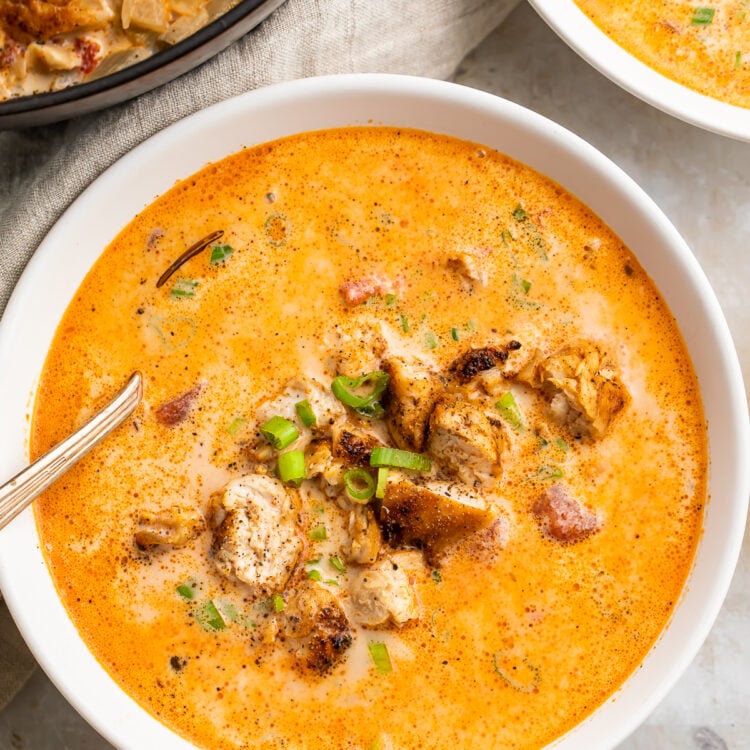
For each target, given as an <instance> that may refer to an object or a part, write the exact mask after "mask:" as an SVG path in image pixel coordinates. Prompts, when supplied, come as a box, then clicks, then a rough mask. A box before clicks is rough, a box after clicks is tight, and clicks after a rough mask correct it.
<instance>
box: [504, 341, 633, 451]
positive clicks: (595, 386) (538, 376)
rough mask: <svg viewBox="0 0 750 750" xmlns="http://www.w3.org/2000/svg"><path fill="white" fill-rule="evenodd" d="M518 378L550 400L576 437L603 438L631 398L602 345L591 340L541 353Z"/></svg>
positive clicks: (555, 416)
mask: <svg viewBox="0 0 750 750" xmlns="http://www.w3.org/2000/svg"><path fill="white" fill-rule="evenodd" d="M518 379H519V380H521V381H522V382H524V383H527V384H528V385H530V386H532V387H533V388H538V389H541V390H542V391H543V392H544V393H545V394H546V395H547V397H548V398H549V399H550V411H551V414H552V418H553V419H554V420H555V421H556V422H557V423H558V424H562V425H565V426H567V427H568V428H569V429H570V431H571V432H572V433H573V434H574V435H575V436H576V437H593V438H599V437H601V436H602V435H603V434H604V433H605V432H606V430H607V428H608V427H609V425H610V423H611V422H612V419H613V418H614V417H615V415H616V414H617V413H618V412H619V411H620V410H621V409H622V408H623V407H624V406H625V404H626V403H627V401H628V398H629V397H628V393H627V391H626V390H625V388H624V387H623V385H622V384H621V383H620V382H619V380H618V379H617V374H616V373H615V370H614V369H613V368H612V366H611V365H610V364H608V363H607V362H606V360H605V356H604V354H603V353H602V352H601V351H600V350H599V348H598V347H597V346H596V345H595V344H593V343H590V342H582V343H579V344H576V345H574V346H569V347H567V348H565V349H562V350H560V351H559V352H557V353H556V354H553V355H551V356H549V357H542V356H539V357H537V358H535V359H534V360H532V362H531V363H530V364H529V366H528V367H526V368H524V370H523V371H522V372H521V373H519V375H518Z"/></svg>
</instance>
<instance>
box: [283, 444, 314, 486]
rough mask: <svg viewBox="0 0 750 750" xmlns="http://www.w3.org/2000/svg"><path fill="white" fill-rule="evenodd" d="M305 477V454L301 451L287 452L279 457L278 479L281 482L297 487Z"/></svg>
mask: <svg viewBox="0 0 750 750" xmlns="http://www.w3.org/2000/svg"><path fill="white" fill-rule="evenodd" d="M306 476H307V472H306V471H305V454H304V453H303V452H302V451H287V452H286V453H282V454H281V455H280V456H279V478H280V479H281V481H282V482H292V484H296V485H297V486H298V487H299V485H300V483H301V482H302V480H303V479H304V478H305V477H306Z"/></svg>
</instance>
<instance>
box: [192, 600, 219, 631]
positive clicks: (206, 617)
mask: <svg viewBox="0 0 750 750" xmlns="http://www.w3.org/2000/svg"><path fill="white" fill-rule="evenodd" d="M195 619H196V620H197V621H198V623H199V624H200V626H201V627H202V628H203V629H204V630H209V631H217V630H224V628H226V626H227V625H226V623H225V622H224V618H223V617H222V616H221V613H220V612H219V610H218V609H216V605H215V604H214V603H213V602H212V601H211V600H210V599H209V600H208V601H207V602H206V603H205V604H204V605H203V606H202V607H201V608H200V609H199V610H198V611H197V612H196V613H195Z"/></svg>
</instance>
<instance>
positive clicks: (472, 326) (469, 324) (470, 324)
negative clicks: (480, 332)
mask: <svg viewBox="0 0 750 750" xmlns="http://www.w3.org/2000/svg"><path fill="white" fill-rule="evenodd" d="M464 328H465V329H466V330H467V331H468V332H469V333H476V330H477V324H476V321H474V320H467V321H466V323H464Z"/></svg>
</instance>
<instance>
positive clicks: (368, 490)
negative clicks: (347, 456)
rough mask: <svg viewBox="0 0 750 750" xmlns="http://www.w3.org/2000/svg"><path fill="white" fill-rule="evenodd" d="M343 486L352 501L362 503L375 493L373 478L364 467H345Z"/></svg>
mask: <svg viewBox="0 0 750 750" xmlns="http://www.w3.org/2000/svg"><path fill="white" fill-rule="evenodd" d="M344 487H346V494H347V495H349V497H350V498H351V499H352V500H354V502H356V503H361V504H363V505H364V504H365V503H367V501H368V500H369V499H370V498H371V497H372V496H373V495H374V494H375V480H374V479H373V478H372V475H371V474H370V472H369V471H365V470H364V469H347V470H346V471H345V472H344Z"/></svg>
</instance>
